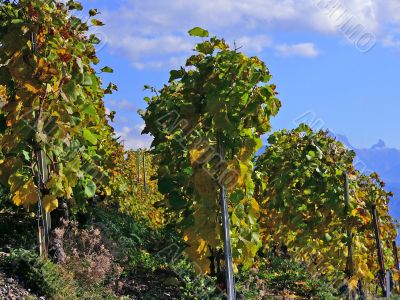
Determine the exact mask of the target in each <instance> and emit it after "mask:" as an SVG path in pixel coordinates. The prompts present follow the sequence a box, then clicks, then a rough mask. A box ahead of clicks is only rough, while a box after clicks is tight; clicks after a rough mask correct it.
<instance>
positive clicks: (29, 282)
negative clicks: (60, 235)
mask: <svg viewBox="0 0 400 300" xmlns="http://www.w3.org/2000/svg"><path fill="white" fill-rule="evenodd" d="M0 263H1V265H2V266H3V269H4V270H5V271H6V273H7V274H8V275H10V276H14V277H17V278H19V279H20V280H21V281H22V282H23V283H24V284H25V286H26V287H28V288H30V289H31V290H32V291H33V292H34V293H36V294H38V295H44V296H48V297H51V298H52V299H55V300H57V299H77V298H78V297H77V295H76V292H75V291H76V284H75V281H74V279H73V276H72V275H71V274H70V273H68V272H66V271H65V270H64V269H63V268H62V267H61V266H59V265H56V264H53V263H52V262H51V261H49V260H43V259H41V258H40V257H39V256H38V255H37V254H36V253H35V252H33V251H28V250H23V249H17V250H12V251H11V254H10V255H9V256H6V257H4V258H2V261H1V262H0Z"/></svg>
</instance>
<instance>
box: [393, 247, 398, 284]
mask: <svg viewBox="0 0 400 300" xmlns="http://www.w3.org/2000/svg"><path fill="white" fill-rule="evenodd" d="M392 246H393V256H394V262H395V264H396V265H395V269H396V270H397V271H398V272H399V271H400V266H399V254H398V249H397V244H396V241H393V243H392ZM397 285H398V287H400V279H399V280H398V282H397Z"/></svg>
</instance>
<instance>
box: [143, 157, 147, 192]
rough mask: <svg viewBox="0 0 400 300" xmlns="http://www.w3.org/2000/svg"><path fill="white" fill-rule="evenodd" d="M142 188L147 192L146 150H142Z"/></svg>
mask: <svg viewBox="0 0 400 300" xmlns="http://www.w3.org/2000/svg"><path fill="white" fill-rule="evenodd" d="M143 190H144V192H145V193H147V184H146V151H143Z"/></svg>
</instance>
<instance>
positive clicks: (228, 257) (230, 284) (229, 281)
mask: <svg viewBox="0 0 400 300" xmlns="http://www.w3.org/2000/svg"><path fill="white" fill-rule="evenodd" d="M217 139H218V141H217V143H218V151H219V155H220V156H221V159H222V160H224V150H223V147H222V134H221V132H218V136H217ZM220 201H221V208H222V224H223V231H224V250H225V273H226V290H227V299H228V300H235V299H236V292H235V279H234V276H233V261H232V249H231V237H230V235H231V234H230V225H229V224H230V223H229V213H228V200H227V193H226V187H225V186H224V183H223V182H221V186H220Z"/></svg>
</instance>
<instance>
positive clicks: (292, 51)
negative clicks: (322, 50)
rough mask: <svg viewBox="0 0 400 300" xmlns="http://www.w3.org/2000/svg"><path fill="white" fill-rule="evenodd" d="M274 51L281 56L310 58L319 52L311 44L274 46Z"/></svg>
mask: <svg viewBox="0 0 400 300" xmlns="http://www.w3.org/2000/svg"><path fill="white" fill-rule="evenodd" d="M276 51H277V53H278V54H279V55H282V56H302V57H310V58H312V57H316V56H318V55H319V51H318V49H317V48H316V47H315V45H314V44H313V43H301V44H293V45H286V44H284V45H278V46H276Z"/></svg>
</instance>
